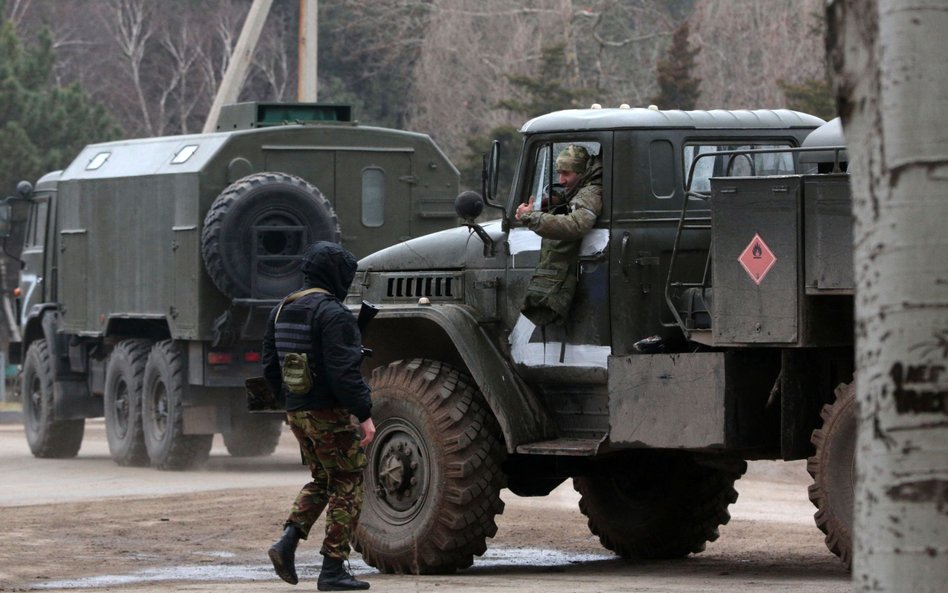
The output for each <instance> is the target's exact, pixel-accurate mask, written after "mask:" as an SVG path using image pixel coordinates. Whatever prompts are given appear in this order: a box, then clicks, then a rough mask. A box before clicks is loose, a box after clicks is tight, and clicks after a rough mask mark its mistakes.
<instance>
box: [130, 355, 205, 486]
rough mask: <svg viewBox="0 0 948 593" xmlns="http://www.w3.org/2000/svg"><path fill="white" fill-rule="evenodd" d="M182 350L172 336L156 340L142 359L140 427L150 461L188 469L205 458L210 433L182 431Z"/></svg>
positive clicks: (183, 366) (164, 465)
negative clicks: (188, 433) (143, 362)
mask: <svg viewBox="0 0 948 593" xmlns="http://www.w3.org/2000/svg"><path fill="white" fill-rule="evenodd" d="M184 371H185V364H184V353H183V352H182V351H181V348H180V347H179V346H178V345H176V344H175V342H174V341H172V340H163V341H161V342H158V343H156V344H155V345H154V346H152V348H151V352H150V353H149V354H148V361H147V362H146V363H145V378H144V381H143V385H142V428H143V432H144V434H145V448H146V449H147V450H148V458H149V459H150V460H151V464H152V465H153V466H154V467H156V468H158V469H171V470H179V469H188V468H190V467H194V466H196V465H200V464H202V463H204V462H205V461H207V458H208V455H209V454H210V452H211V443H212V441H213V438H214V435H212V434H192V435H186V434H184V405H183V402H182V399H183V397H184V388H185V381H186V380H187V378H186V377H185V373H184Z"/></svg>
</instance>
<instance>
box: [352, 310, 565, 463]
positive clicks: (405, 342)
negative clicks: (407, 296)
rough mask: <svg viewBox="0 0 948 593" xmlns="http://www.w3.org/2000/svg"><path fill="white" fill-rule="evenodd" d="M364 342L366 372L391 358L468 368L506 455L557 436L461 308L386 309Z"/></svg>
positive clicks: (533, 398) (536, 403)
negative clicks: (369, 353) (367, 354)
mask: <svg viewBox="0 0 948 593" xmlns="http://www.w3.org/2000/svg"><path fill="white" fill-rule="evenodd" d="M365 345H366V347H368V348H371V349H372V351H373V355H372V357H371V358H369V359H367V360H366V362H365V366H366V367H368V368H367V369H366V370H369V369H371V368H374V367H377V366H381V365H387V364H389V363H390V362H393V361H396V360H408V359H412V358H429V359H435V360H441V361H443V362H447V363H450V364H452V365H454V366H456V367H458V368H460V369H463V370H464V371H465V372H467V373H468V374H469V375H470V376H471V378H472V379H473V380H474V383H475V385H477V387H478V389H479V390H480V392H481V393H482V394H483V396H484V399H485V400H486V401H487V405H488V406H489V407H490V410H491V413H492V414H493V415H494V418H496V420H497V424H498V425H499V426H500V428H501V432H502V433H503V436H504V443H505V445H506V447H507V452H508V453H513V452H514V451H515V450H516V448H517V446H518V445H521V444H524V443H530V442H534V441H538V440H543V439H548V438H553V437H554V436H555V434H556V428H555V425H554V423H553V421H552V419H551V418H550V416H549V414H548V413H547V411H546V410H545V409H544V408H543V406H542V405H541V404H540V401H539V399H538V398H537V397H536V395H535V394H534V393H533V392H532V391H531V390H530V388H529V387H528V386H527V385H526V384H524V383H523V381H522V380H521V379H520V378H519V377H518V376H517V374H516V373H515V372H514V371H513V369H512V368H511V367H510V365H509V364H508V362H507V360H506V359H505V358H504V357H503V356H502V354H501V353H500V352H499V351H498V349H497V347H496V346H495V344H494V343H492V342H491V340H490V338H489V337H488V335H487V334H486V333H485V332H484V330H483V329H482V328H481V327H480V325H479V324H478V323H477V320H476V319H475V318H474V317H473V316H472V315H471V314H470V312H469V311H468V310H467V309H466V308H464V307H462V306H458V305H440V306H436V307H410V308H408V307H406V308H401V307H398V308H395V307H392V308H389V307H385V308H383V309H382V311H381V312H380V313H379V314H378V316H377V317H376V318H375V319H374V320H373V321H372V323H371V326H370V328H369V329H368V330H367V331H366V339H365Z"/></svg>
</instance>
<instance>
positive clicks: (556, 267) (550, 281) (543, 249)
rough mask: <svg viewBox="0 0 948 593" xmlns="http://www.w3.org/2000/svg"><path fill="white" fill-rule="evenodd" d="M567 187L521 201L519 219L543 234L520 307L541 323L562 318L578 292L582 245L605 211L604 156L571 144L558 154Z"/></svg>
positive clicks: (561, 178)
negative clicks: (537, 207) (603, 207)
mask: <svg viewBox="0 0 948 593" xmlns="http://www.w3.org/2000/svg"><path fill="white" fill-rule="evenodd" d="M556 172H557V175H558V177H559V183H560V185H561V186H562V188H563V190H562V192H560V193H559V194H558V193H557V192H553V191H551V192H550V195H549V196H542V197H541V200H542V203H541V209H540V210H535V208H536V198H535V196H530V199H529V201H527V202H526V203H524V204H520V206H518V207H517V213H516V216H517V220H519V221H520V222H522V223H523V224H524V226H526V227H527V228H529V229H530V230H532V231H533V232H535V233H536V234H538V235H539V236H540V237H542V241H541V243H540V261H539V262H538V263H537V268H536V271H535V272H534V274H533V277H532V278H531V279H530V284H529V285H528V286H527V296H526V298H525V300H524V304H523V308H522V309H521V311H522V312H523V314H524V316H525V317H526V318H527V319H529V320H530V321H532V322H533V323H535V324H536V325H538V326H545V325H549V324H560V323H563V322H564V321H565V320H566V318H567V316H568V315H569V309H570V305H571V304H572V302H573V294H574V293H575V292H576V282H577V278H576V268H577V264H578V261H579V248H580V245H581V244H582V241H583V236H585V235H586V233H588V232H589V231H590V229H592V228H593V225H595V224H596V219H597V218H599V215H600V214H601V213H602V160H601V159H600V158H599V157H598V156H590V154H589V151H587V150H586V149H585V148H584V147H582V146H580V145H577V144H570V145H569V146H567V147H566V148H565V149H563V150H562V151H561V152H560V154H559V156H557V158H556Z"/></svg>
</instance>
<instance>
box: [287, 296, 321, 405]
mask: <svg viewBox="0 0 948 593" xmlns="http://www.w3.org/2000/svg"><path fill="white" fill-rule="evenodd" d="M316 292H322V293H326V292H327V291H326V290H323V289H321V288H311V289H307V290H301V291H299V292H295V293H293V294H291V295H289V296H288V297H286V298H285V299H283V302H282V303H280V308H279V309H277V314H276V319H275V320H274V341H275V344H276V349H277V354H278V355H279V357H280V369H281V370H282V369H284V368H285V364H286V356H287V354H290V353H296V354H304V355H306V359H307V360H308V361H309V365H310V367H309V371H310V373H311V375H312V376H313V377H315V376H316V373H315V371H314V369H313V367H312V361H313V360H314V359H315V354H316V352H315V351H314V350H313V315H315V313H316V311H315V309H314V308H313V307H294V306H292V305H291V303H293V302H294V301H296V300H297V299H299V298H300V297H302V296H305V295H307V294H312V293H316ZM287 305H291V306H287ZM297 395H300V394H297Z"/></svg>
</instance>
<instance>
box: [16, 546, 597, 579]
mask: <svg viewBox="0 0 948 593" xmlns="http://www.w3.org/2000/svg"><path fill="white" fill-rule="evenodd" d="M206 555H207V556H214V557H218V558H229V557H232V556H233V554H232V553H230V552H207V553H206ZM613 559H615V556H611V555H604V554H571V553H568V552H562V551H559V550H545V549H540V548H489V549H488V550H487V552H486V553H485V554H484V555H483V556H481V557H478V558H475V560H474V566H473V567H472V568H473V569H478V568H497V567H507V568H516V567H518V566H522V567H527V566H529V567H545V566H568V565H570V564H576V563H583V562H597V561H601V560H613ZM296 568H297V572H298V573H299V575H300V580H303V579H306V580H311V581H315V580H316V578H317V577H318V576H319V568H320V565H319V564H297V566H296ZM350 568H351V569H352V572H353V573H354V574H356V575H369V574H378V571H377V570H375V569H374V568H372V567H371V566H369V565H368V564H366V563H365V562H363V561H362V560H361V559H357V558H353V559H352V560H351V561H350ZM273 580H278V577H277V576H276V575H275V574H274V573H273V567H272V566H271V565H269V564H258V565H253V566H228V565H224V566H175V567H170V568H148V569H145V570H141V571H138V572H134V573H130V574H123V575H100V576H92V577H83V578H79V579H71V580H64V581H47V582H44V583H40V584H36V585H33V586H32V589H92V588H104V587H117V586H121V585H132V584H141V583H157V582H163V581H273Z"/></svg>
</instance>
